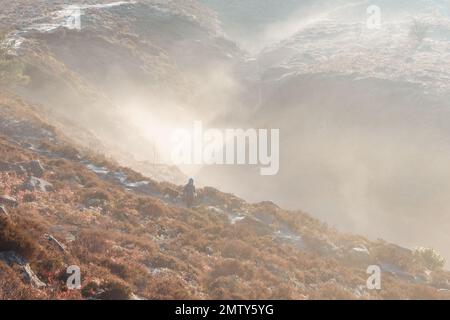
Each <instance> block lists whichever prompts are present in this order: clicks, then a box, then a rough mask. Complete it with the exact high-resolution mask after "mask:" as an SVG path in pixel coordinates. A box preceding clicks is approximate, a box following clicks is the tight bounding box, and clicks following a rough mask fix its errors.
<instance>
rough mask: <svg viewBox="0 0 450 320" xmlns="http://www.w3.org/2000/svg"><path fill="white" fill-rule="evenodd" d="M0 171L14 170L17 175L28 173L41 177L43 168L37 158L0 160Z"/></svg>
mask: <svg viewBox="0 0 450 320" xmlns="http://www.w3.org/2000/svg"><path fill="white" fill-rule="evenodd" d="M0 171H2V172H15V173H17V174H18V175H23V174H28V175H32V176H35V177H39V178H40V177H42V176H43V175H44V172H45V169H44V167H43V166H42V164H41V162H40V161H39V160H32V161H29V162H18V163H9V162H4V161H1V162H0Z"/></svg>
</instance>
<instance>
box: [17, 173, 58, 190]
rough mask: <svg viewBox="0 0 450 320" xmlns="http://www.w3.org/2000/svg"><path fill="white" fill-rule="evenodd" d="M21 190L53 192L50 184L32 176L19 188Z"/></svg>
mask: <svg viewBox="0 0 450 320" xmlns="http://www.w3.org/2000/svg"><path fill="white" fill-rule="evenodd" d="M21 189H22V190H27V191H42V192H52V191H54V190H55V189H54V188H53V185H52V184H51V183H50V182H48V181H46V180H44V179H41V178H36V177H34V176H33V177H30V178H28V181H27V182H25V183H24V184H23V185H22V186H21Z"/></svg>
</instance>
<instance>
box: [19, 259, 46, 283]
mask: <svg viewBox="0 0 450 320" xmlns="http://www.w3.org/2000/svg"><path fill="white" fill-rule="evenodd" d="M23 271H24V278H25V281H28V282H29V283H30V284H31V285H32V286H33V287H35V288H37V289H43V288H45V287H46V286H47V285H46V284H45V283H44V282H42V281H41V280H40V279H39V278H38V276H37V275H36V274H35V273H34V272H33V270H31V267H30V265H29V264H28V263H27V264H26V265H25V266H23Z"/></svg>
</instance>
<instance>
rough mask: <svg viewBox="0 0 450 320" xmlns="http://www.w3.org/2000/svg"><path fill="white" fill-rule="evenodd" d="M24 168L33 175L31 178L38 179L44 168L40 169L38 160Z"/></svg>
mask: <svg viewBox="0 0 450 320" xmlns="http://www.w3.org/2000/svg"><path fill="white" fill-rule="evenodd" d="M26 168H27V169H28V170H29V171H30V172H31V173H32V174H33V176H35V177H38V178H40V177H42V176H43V174H44V172H45V170H44V167H42V165H41V162H40V161H39V160H33V161H30V162H29V163H28V164H27V165H26Z"/></svg>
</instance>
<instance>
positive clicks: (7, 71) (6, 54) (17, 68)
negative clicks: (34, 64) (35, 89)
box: [0, 34, 28, 86]
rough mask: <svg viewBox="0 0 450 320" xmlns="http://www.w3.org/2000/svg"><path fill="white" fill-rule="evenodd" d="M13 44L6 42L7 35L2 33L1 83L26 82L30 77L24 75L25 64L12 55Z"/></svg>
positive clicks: (0, 49)
mask: <svg viewBox="0 0 450 320" xmlns="http://www.w3.org/2000/svg"><path fill="white" fill-rule="evenodd" d="M12 49H13V48H12V46H11V45H9V44H8V43H6V41H5V35H4V34H0V85H2V86H15V85H17V84H20V83H26V82H27V80H28V78H27V77H26V76H25V75H24V70H25V65H24V64H23V63H22V62H21V61H19V60H18V59H17V57H15V56H13V55H11V51H12Z"/></svg>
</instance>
